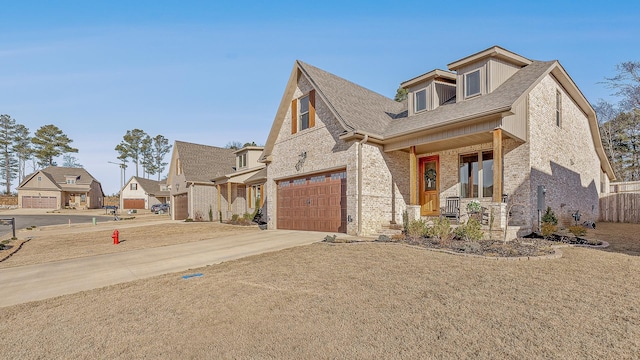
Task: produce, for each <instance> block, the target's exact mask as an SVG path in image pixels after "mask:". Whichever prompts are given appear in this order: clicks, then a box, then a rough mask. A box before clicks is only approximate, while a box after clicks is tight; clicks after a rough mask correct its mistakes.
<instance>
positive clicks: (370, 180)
mask: <svg viewBox="0 0 640 360" xmlns="http://www.w3.org/2000/svg"><path fill="white" fill-rule="evenodd" d="M362 162H363V164H364V166H363V168H362V235H372V234H376V233H377V232H378V230H380V229H381V227H382V226H383V225H389V223H391V222H395V223H397V224H402V212H403V211H404V210H405V209H406V204H407V203H409V154H408V153H406V152H402V151H393V152H389V153H385V152H384V151H383V150H382V147H380V146H378V145H374V144H370V143H367V144H365V145H363V147H362ZM356 206H357V205H356Z"/></svg>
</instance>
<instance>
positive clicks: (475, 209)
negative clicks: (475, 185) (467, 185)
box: [467, 200, 480, 213]
mask: <svg viewBox="0 0 640 360" xmlns="http://www.w3.org/2000/svg"><path fill="white" fill-rule="evenodd" d="M467 211H468V212H470V213H479V212H480V201H478V200H471V201H469V202H468V203H467Z"/></svg>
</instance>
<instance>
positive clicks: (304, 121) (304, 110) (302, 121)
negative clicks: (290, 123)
mask: <svg viewBox="0 0 640 360" xmlns="http://www.w3.org/2000/svg"><path fill="white" fill-rule="evenodd" d="M299 103H300V104H299V105H300V106H299V107H298V131H300V130H304V129H308V128H309V95H305V96H303V97H301V98H300V99H299Z"/></svg>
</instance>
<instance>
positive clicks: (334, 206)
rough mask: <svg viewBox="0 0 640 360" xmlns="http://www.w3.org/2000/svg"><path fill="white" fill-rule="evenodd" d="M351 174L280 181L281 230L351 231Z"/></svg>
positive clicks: (339, 172)
mask: <svg viewBox="0 0 640 360" xmlns="http://www.w3.org/2000/svg"><path fill="white" fill-rule="evenodd" d="M346 175H347V173H346V171H338V172H332V173H326V174H319V175H313V176H307V177H303V178H296V179H288V180H282V181H280V182H278V229H289V230H309V231H330V232H347V179H346V178H347V176H346Z"/></svg>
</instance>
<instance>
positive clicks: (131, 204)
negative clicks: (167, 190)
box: [122, 199, 144, 209]
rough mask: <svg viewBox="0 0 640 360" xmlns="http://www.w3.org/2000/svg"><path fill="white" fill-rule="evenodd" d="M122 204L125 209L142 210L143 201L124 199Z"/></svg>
mask: <svg viewBox="0 0 640 360" xmlns="http://www.w3.org/2000/svg"><path fill="white" fill-rule="evenodd" d="M122 202H123V204H122V206H123V207H124V208H125V209H144V199H124V200H123V201H122Z"/></svg>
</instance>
